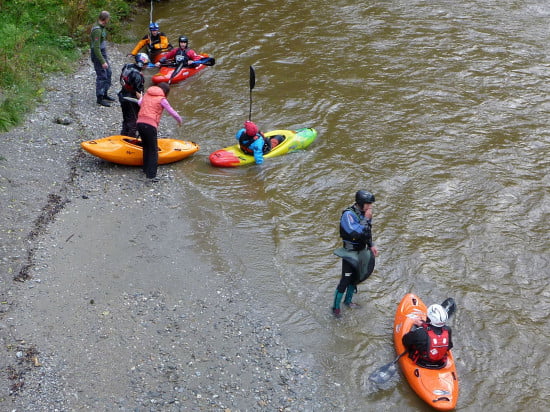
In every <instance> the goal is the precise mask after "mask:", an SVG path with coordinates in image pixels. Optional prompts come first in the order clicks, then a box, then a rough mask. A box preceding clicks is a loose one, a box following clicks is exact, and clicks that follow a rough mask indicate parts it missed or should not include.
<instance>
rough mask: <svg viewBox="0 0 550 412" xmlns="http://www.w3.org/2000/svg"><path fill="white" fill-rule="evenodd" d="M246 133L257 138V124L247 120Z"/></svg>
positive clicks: (245, 123) (245, 124)
mask: <svg viewBox="0 0 550 412" xmlns="http://www.w3.org/2000/svg"><path fill="white" fill-rule="evenodd" d="M244 131H245V132H246V134H247V135H249V136H256V134H258V126H256V123H254V122H251V121H250V120H247V121H246V122H244Z"/></svg>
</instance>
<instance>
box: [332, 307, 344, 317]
mask: <svg viewBox="0 0 550 412" xmlns="http://www.w3.org/2000/svg"><path fill="white" fill-rule="evenodd" d="M332 314H333V315H334V317H335V318H336V319H340V318H341V317H342V314H341V313H340V309H336V308H332Z"/></svg>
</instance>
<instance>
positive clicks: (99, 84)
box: [90, 49, 112, 97]
mask: <svg viewBox="0 0 550 412" xmlns="http://www.w3.org/2000/svg"><path fill="white" fill-rule="evenodd" d="M90 55H91V57H92V63H93V64H94V70H95V74H96V79H95V95H96V97H103V96H105V95H106V94H107V92H108V91H109V88H110V87H111V74H112V72H111V64H109V67H108V68H106V69H104V68H103V67H101V63H100V62H99V60H98V59H97V57H95V54H94V52H93V50H92V51H91V53H90ZM101 55H102V56H103V58H104V59H105V61H106V62H107V63H109V60H108V59H107V51H106V50H104V49H101Z"/></svg>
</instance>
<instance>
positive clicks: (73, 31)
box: [0, 0, 143, 131]
mask: <svg viewBox="0 0 550 412" xmlns="http://www.w3.org/2000/svg"><path fill="white" fill-rule="evenodd" d="M138 3H140V2H138V1H136V0H126V1H125V0H39V1H36V0H0V21H2V24H1V25H0V131H7V130H9V129H10V128H11V127H13V126H15V125H17V124H19V123H20V122H21V121H22V119H23V116H24V115H25V113H26V112H28V110H30V109H31V108H33V107H34V103H35V102H36V101H37V100H39V99H40V97H41V95H42V94H43V93H44V89H43V86H42V82H43V76H44V75H45V74H50V73H54V72H64V73H68V72H70V71H72V70H73V68H74V62H75V61H77V60H78V59H79V58H80V56H81V53H82V51H83V50H87V48H88V44H89V32H90V28H91V27H92V25H93V24H95V22H96V21H97V16H98V15H99V12H100V11H101V10H108V11H109V12H110V13H111V22H110V24H109V34H110V37H109V40H110V41H115V42H117V41H121V40H126V39H124V37H123V36H124V34H123V33H124V31H123V28H122V24H121V21H123V20H124V19H125V18H128V16H130V15H131V13H132V7H135V6H136V5H138ZM141 3H142V4H143V1H142V2H141ZM90 82H93V79H91V80H90Z"/></svg>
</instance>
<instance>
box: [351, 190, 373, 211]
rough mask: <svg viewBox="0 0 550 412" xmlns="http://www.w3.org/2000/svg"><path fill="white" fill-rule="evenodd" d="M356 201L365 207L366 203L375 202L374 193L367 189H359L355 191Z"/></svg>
mask: <svg viewBox="0 0 550 412" xmlns="http://www.w3.org/2000/svg"><path fill="white" fill-rule="evenodd" d="M355 203H357V204H358V205H359V207H363V205H364V204H365V203H374V195H373V194H372V193H371V192H367V191H366V190H358V191H357V193H355Z"/></svg>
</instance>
